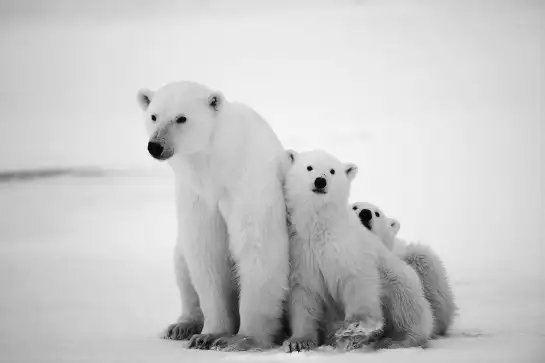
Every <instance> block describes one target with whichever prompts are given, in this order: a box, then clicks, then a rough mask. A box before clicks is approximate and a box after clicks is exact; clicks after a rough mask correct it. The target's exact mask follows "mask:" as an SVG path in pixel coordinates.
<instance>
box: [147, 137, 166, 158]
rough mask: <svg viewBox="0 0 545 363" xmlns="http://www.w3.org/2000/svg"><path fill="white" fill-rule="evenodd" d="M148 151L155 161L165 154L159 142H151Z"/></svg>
mask: <svg viewBox="0 0 545 363" xmlns="http://www.w3.org/2000/svg"><path fill="white" fill-rule="evenodd" d="M148 151H149V153H150V155H151V156H153V157H154V158H155V159H158V158H159V157H160V156H161V154H162V153H163V146H162V145H161V144H159V143H158V142H153V141H150V142H148Z"/></svg>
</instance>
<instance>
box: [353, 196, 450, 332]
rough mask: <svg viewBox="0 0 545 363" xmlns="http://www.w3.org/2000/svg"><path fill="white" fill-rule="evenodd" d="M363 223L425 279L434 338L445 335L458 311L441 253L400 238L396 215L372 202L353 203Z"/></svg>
mask: <svg viewBox="0 0 545 363" xmlns="http://www.w3.org/2000/svg"><path fill="white" fill-rule="evenodd" d="M352 209H353V210H354V212H355V213H356V214H357V215H358V217H359V219H360V221H361V224H362V225H364V226H365V227H366V228H367V229H368V230H370V231H371V232H373V233H375V234H376V235H377V236H378V237H379V238H380V239H381V240H382V242H383V243H384V244H385V245H386V247H388V249H390V250H392V251H393V252H394V253H395V254H396V255H397V256H398V257H399V258H401V259H402V260H404V261H405V262H406V263H407V264H408V265H409V266H411V267H412V268H413V269H414V270H415V271H416V273H417V274H418V276H419V277H420V280H421V281H422V286H423V288H424V296H425V297H426V299H427V300H428V301H429V303H430V305H431V308H432V312H433V317H434V329H433V334H432V337H434V338H435V337H437V336H444V335H446V334H447V332H448V329H449V328H450V326H451V325H452V321H453V320H454V317H455V316H456V311H457V310H458V309H457V307H456V304H455V302H454V294H453V292H452V289H451V287H450V284H449V281H448V277H447V271H446V269H445V267H444V265H443V262H442V261H441V259H440V258H439V256H438V255H437V254H436V253H435V252H434V251H433V250H432V249H431V248H430V247H429V246H426V245H423V244H419V243H418V244H414V243H411V244H407V243H406V242H405V241H403V240H401V239H399V238H396V236H397V233H398V232H399V229H400V227H401V225H400V224H399V221H397V220H396V219H395V218H388V217H386V215H385V214H384V212H383V211H382V210H380V208H378V207H377V206H375V205H373V204H371V203H368V202H358V203H353V204H352Z"/></svg>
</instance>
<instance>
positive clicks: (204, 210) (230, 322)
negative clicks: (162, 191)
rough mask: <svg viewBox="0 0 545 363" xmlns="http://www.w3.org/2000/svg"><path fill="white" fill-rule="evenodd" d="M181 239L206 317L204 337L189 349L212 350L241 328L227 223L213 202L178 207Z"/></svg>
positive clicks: (196, 338)
mask: <svg viewBox="0 0 545 363" xmlns="http://www.w3.org/2000/svg"><path fill="white" fill-rule="evenodd" d="M178 213H179V220H178V222H179V230H178V233H179V236H180V241H179V243H180V244H181V249H182V250H183V255H184V256H185V261H186V263H187V269H188V271H189V275H190V276H191V281H192V282H193V286H194V288H195V291H196V293H197V295H198V298H199V304H200V308H201V310H202V314H203V315H204V324H203V327H202V332H201V334H195V335H193V336H192V338H191V339H190V341H189V345H188V347H189V348H194V349H209V348H210V345H211V343H212V342H213V341H214V340H215V339H217V338H218V337H220V336H225V335H229V334H234V333H235V332H236V329H237V328H238V304H237V291H236V285H235V281H234V278H233V271H232V270H233V263H232V259H231V254H230V252H229V245H228V242H227V228H226V226H225V222H224V220H223V218H222V216H221V214H220V213H219V210H218V209H217V206H215V205H214V204H213V203H211V202H208V201H207V200H206V199H205V198H199V197H196V198H193V199H191V200H189V201H186V203H185V204H184V206H183V208H182V207H179V208H178Z"/></svg>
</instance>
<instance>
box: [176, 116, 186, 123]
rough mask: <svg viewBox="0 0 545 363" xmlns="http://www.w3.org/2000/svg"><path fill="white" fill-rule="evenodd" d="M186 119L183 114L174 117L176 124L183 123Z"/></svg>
mask: <svg viewBox="0 0 545 363" xmlns="http://www.w3.org/2000/svg"><path fill="white" fill-rule="evenodd" d="M186 121H187V118H186V117H185V116H180V117H178V118H177V119H176V123H177V124H185V122H186Z"/></svg>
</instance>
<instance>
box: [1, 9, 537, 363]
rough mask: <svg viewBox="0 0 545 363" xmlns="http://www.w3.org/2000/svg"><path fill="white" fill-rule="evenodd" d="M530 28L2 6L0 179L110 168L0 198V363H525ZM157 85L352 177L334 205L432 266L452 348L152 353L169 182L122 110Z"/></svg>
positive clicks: (163, 305) (169, 275)
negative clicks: (175, 85)
mask: <svg viewBox="0 0 545 363" xmlns="http://www.w3.org/2000/svg"><path fill="white" fill-rule="evenodd" d="M544 14H545V8H544V6H543V2H540V1H520V2H514V1H511V2H509V1H419V2H415V1H325V0H324V1H322V0H318V1H308V0H304V1H295V2H290V3H288V2H286V1H278V2H272V1H248V0H245V1H244V0H234V1H229V2H219V1H213V0H210V1H205V2H204V1H203V2H200V3H199V4H197V2H195V1H186V2H176V4H174V2H173V1H168V0H160V1H157V2H153V3H151V2H145V1H142V0H135V1H129V0H122V1H115V2H107V1H104V0H100V1H83V0H79V1H68V0H51V1H48V2H41V1H37V0H20V1H16V0H10V1H1V2H0V51H1V57H0V79H1V80H2V81H1V82H0V171H6V170H7V171H10V170H16V169H22V168H23V169H24V168H38V167H63V166H88V165H95V166H100V167H106V168H119V169H122V170H124V172H123V173H112V174H108V173H106V174H105V175H104V176H98V175H95V176H93V175H88V176H87V177H69V176H64V177H58V178H51V179H38V180H29V181H23V182H17V181H14V182H9V183H8V182H5V183H0V208H1V209H0V361H2V362H4V361H5V362H33V361H51V362H76V361H88V362H110V361H111V362H113V361H127V362H135V361H146V362H147V361H149V362H161V361H176V362H180V361H187V362H191V361H215V360H244V361H247V360H249V361H252V360H255V361H265V362H266V361H279V360H280V361H281V360H294V359H295V360H301V359H303V360H305V359H309V360H312V361H325V360H328V361H339V362H340V361H345V360H347V359H348V360H362V359H365V360H366V361H369V362H373V361H384V362H388V361H399V360H403V361H418V362H427V361H430V362H437V361H441V362H450V361H452V362H460V361H464V362H466V361H474V362H531V361H535V362H538V361H540V359H544V358H545V348H544V347H545V335H544V333H543V332H545V309H544V308H543V307H541V305H545V276H544V271H543V267H542V261H543V260H544V259H545V254H544V249H543V242H545V240H544V235H543V227H542V226H543V224H544V222H545V218H544V214H543V206H544V199H543V190H542V184H543V181H542V179H543V174H542V173H543V171H542V164H543V160H545V154H544V150H543V146H542V142H543V136H544V135H543V132H544V131H543V122H544V121H543V114H542V110H541V108H542V106H543V83H544V82H543V81H544V79H543V57H542V53H540V52H541V50H542V46H543V34H545V33H543V31H542V30H543V25H544V20H545V15H544ZM178 79H192V80H196V81H199V82H203V83H206V84H208V85H210V86H212V87H216V88H219V89H221V90H222V91H223V92H224V93H225V94H226V96H227V97H228V98H230V99H234V100H239V101H243V102H245V103H248V104H250V105H252V106H253V107H254V108H255V109H256V110H258V111H259V112H260V113H261V114H263V115H264V116H265V117H266V118H267V119H268V120H269V121H270V123H271V125H272V126H273V127H274V129H275V130H276V132H277V133H278V135H279V137H280V138H281V139H282V141H283V142H284V144H285V146H286V147H289V148H294V149H296V150H303V149H308V148H314V147H320V148H325V149H327V150H329V151H331V152H332V153H334V154H336V155H338V156H339V157H340V158H342V159H344V160H346V161H353V162H356V163H357V164H358V165H359V166H360V173H359V175H358V178H357V180H356V183H355V185H354V187H353V193H352V199H353V200H368V201H371V202H373V203H375V204H378V205H380V206H382V207H383V209H384V210H385V212H386V213H388V214H390V215H392V216H395V217H396V218H398V219H399V220H400V221H401V226H402V227H401V232H400V235H401V236H402V237H405V238H408V239H419V240H422V241H423V242H426V243H429V244H431V245H432V246H433V247H434V248H435V249H436V250H437V251H438V252H439V253H440V254H441V256H442V257H443V258H444V260H445V263H446V265H447V268H448V271H449V273H450V275H451V277H452V280H453V283H454V290H455V293H456V295H457V297H458V303H459V305H460V308H461V311H460V317H459V319H458V320H457V321H456V324H455V327H454V329H453V334H452V336H451V337H449V338H447V339H442V340H438V341H434V342H433V343H432V344H431V348H430V349H427V350H425V351H422V350H420V349H409V350H400V351H388V352H378V353H377V352H358V353H350V354H339V353H335V352H330V351H323V352H313V353H309V354H296V355H286V354H284V353H281V352H279V351H273V352H267V353H262V354H257V353H252V354H227V353H218V352H195V351H188V350H186V349H184V343H182V342H174V341H165V340H160V339H158V338H157V336H158V333H159V332H160V330H161V329H162V328H164V327H165V326H166V325H167V324H168V323H169V322H171V321H172V320H173V319H174V318H175V317H176V316H177V314H178V312H179V302H178V297H177V291H176V287H175V283H174V278H173V271H172V266H171V251H172V247H173V241H174V233H175V214H174V205H173V189H172V178H171V175H170V173H169V171H168V169H167V167H166V166H165V165H161V164H159V163H157V162H155V161H153V160H152V159H151V158H150V157H149V156H148V155H146V142H147V140H146V136H145V134H144V130H143V123H142V121H141V120H140V114H139V110H138V107H137V105H136V101H135V94H136V90H137V89H138V88H140V87H150V88H156V87H158V86H160V85H161V84H162V83H165V82H168V81H172V80H178ZM0 174H1V172H0ZM0 176H1V175H0ZM0 180H3V178H2V177H0Z"/></svg>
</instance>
